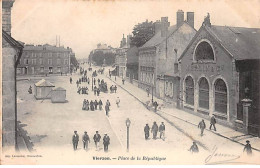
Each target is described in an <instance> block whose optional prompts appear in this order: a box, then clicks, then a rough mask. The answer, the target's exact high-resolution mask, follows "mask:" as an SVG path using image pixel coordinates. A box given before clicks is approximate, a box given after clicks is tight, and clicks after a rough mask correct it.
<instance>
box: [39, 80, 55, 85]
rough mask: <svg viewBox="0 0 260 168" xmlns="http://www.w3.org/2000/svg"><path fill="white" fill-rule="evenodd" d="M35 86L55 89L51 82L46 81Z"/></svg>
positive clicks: (41, 81)
mask: <svg viewBox="0 0 260 168" xmlns="http://www.w3.org/2000/svg"><path fill="white" fill-rule="evenodd" d="M35 86H39V87H55V86H54V85H53V84H52V83H51V82H49V81H46V80H45V79H42V80H40V81H39V82H37V83H35Z"/></svg>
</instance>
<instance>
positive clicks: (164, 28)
mask: <svg viewBox="0 0 260 168" xmlns="http://www.w3.org/2000/svg"><path fill="white" fill-rule="evenodd" d="M169 26H170V22H168V17H161V37H166V35H167V32H168V27H169Z"/></svg>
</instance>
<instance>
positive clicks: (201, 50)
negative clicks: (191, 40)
mask: <svg viewBox="0 0 260 168" xmlns="http://www.w3.org/2000/svg"><path fill="white" fill-rule="evenodd" d="M195 60H196V61H199V60H202V61H204V60H205V61H214V52H213V49H212V47H211V45H210V44H209V43H208V42H206V41H202V42H200V43H199V44H198V46H197V47H196V49H195Z"/></svg>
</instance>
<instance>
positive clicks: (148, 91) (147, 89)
mask: <svg viewBox="0 0 260 168" xmlns="http://www.w3.org/2000/svg"><path fill="white" fill-rule="evenodd" d="M146 92H147V96H148V97H149V94H150V89H149V88H146Z"/></svg>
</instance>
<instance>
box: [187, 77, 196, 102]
mask: <svg viewBox="0 0 260 168" xmlns="http://www.w3.org/2000/svg"><path fill="white" fill-rule="evenodd" d="M185 87H186V88H185V95H186V99H185V100H186V103H187V104H189V105H194V82H193V79H192V77H190V76H188V77H187V78H186V79H185Z"/></svg>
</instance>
